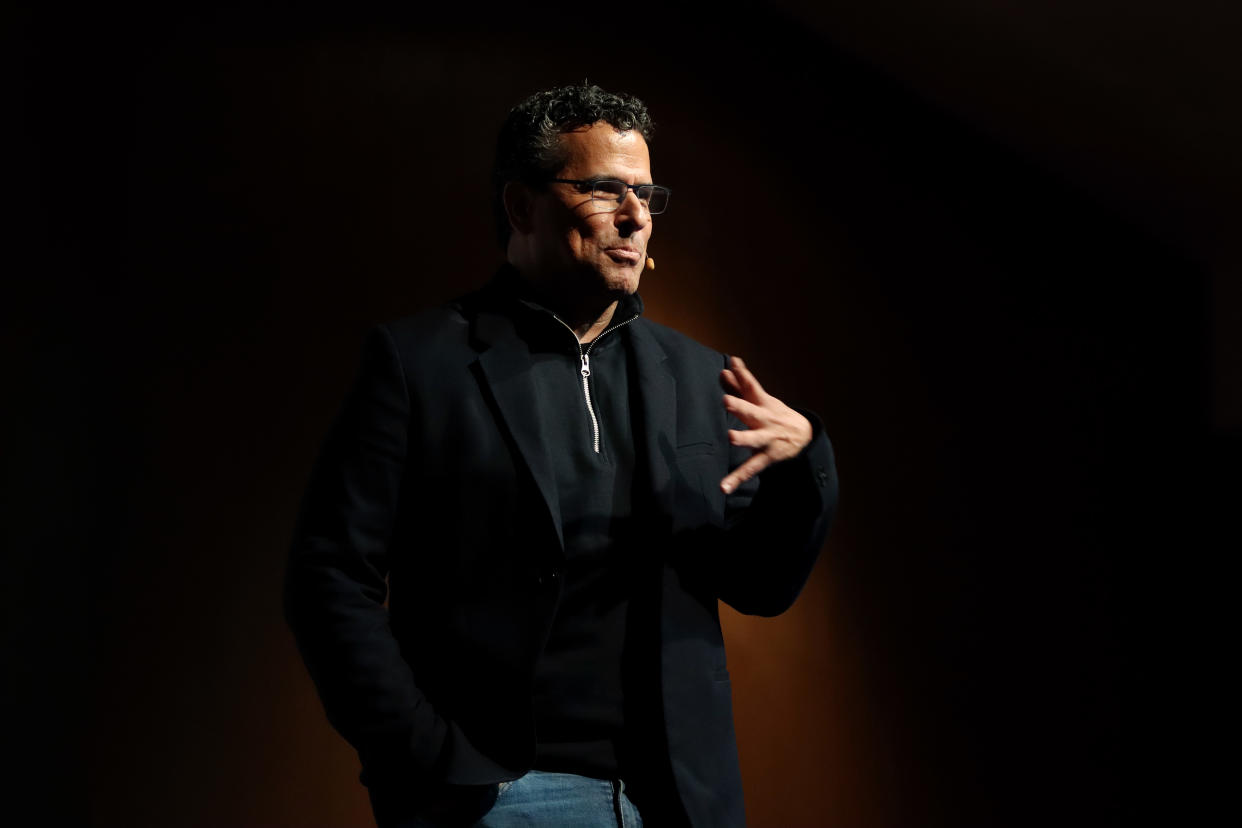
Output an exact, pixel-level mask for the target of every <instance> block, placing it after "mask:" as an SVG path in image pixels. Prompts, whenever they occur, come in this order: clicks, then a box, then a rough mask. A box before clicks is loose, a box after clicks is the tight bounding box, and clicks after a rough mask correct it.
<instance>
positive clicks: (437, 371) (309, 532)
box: [285, 279, 837, 828]
mask: <svg viewBox="0 0 1242 828" xmlns="http://www.w3.org/2000/svg"><path fill="white" fill-rule="evenodd" d="M513 299H514V296H513V285H512V282H511V281H508V282H507V281H506V280H504V279H498V280H496V281H494V282H493V283H492V284H491V285H489V286H488V287H487V288H485V289H483V290H482V291H479V292H477V293H475V294H472V295H470V296H468V297H466V298H464V299H462V300H459V301H457V302H455V303H452V304H450V305H448V306H446V307H443V308H439V309H435V310H431V311H427V312H424V313H421V314H418V315H416V316H413V317H409V318H406V319H402V320H400V321H398V322H394V323H391V324H387V325H380V326H378V327H376V328H374V329H373V330H372V331H371V332H370V333H369V334H368V337H367V339H366V342H365V345H364V348H363V360H362V367H361V370H360V371H359V374H358V377H357V380H356V382H355V384H354V387H353V389H352V390H351V392H350V394H349V396H348V398H347V400H346V402H345V405H344V407H343V409H342V411H341V413H340V415H339V416H338V418H337V420H336V422H335V423H334V425H333V427H332V430H331V432H330V433H329V435H328V437H327V440H326V441H325V444H324V447H323V450H322V452H321V454H320V457H319V460H318V462H317V464H316V467H315V470H314V472H313V474H312V478H311V481H310V485H309V487H308V490H307V493H306V496H305V498H304V501H303V508H302V511H301V514H300V517H299V521H298V526H297V529H296V531H295V537H294V541H293V544H292V549H291V555H290V559H289V566H288V570H287V577H286V587H285V609H286V617H287V619H288V621H289V623H290V625H291V627H292V629H293V631H294V633H295V636H296V638H297V640H298V644H299V647H300V649H301V651H302V654H303V657H304V659H305V660H306V663H307V666H308V668H309V671H310V673H311V675H312V677H313V678H314V680H315V683H316V686H317V687H318V690H319V693H320V696H321V698H322V700H323V704H324V707H325V709H326V711H327V715H328V718H329V720H330V721H331V723H332V724H333V726H334V727H336V729H337V730H338V731H340V733H341V734H342V735H343V736H344V737H345V738H346V739H347V740H348V741H349V742H350V743H351V744H352V745H353V746H354V747H355V748H356V749H357V750H358V753H359V756H360V758H361V761H362V767H363V773H362V779H363V782H364V783H366V784H367V785H368V786H369V787H370V788H371V789H372V798H373V801H374V795H375V791H376V790H385V791H393V792H401V793H395V794H391V795H393V796H401V797H405V798H406V799H407V800H408V802H407V804H408V805H409V806H410V807H416V806H417V804H418V801H419V800H420V798H426V797H429V796H432V795H434V794H433V792H434V791H441V792H442V791H443V790H444V788H445V786H446V785H447V786H493V787H494V785H493V783H495V782H498V781H501V780H507V779H514V778H517V777H518V776H520V775H522V774H523V773H524V772H525V771H527V770H528V769H529V768H530V767H531V765H532V763H533V761H534V750H535V734H534V725H533V717H532V713H531V696H530V688H531V681H532V677H533V675H534V669H535V662H536V660H537V658H538V657H539V653H540V651H541V649H542V647H543V643H544V641H545V639H546V636H547V634H548V631H549V629H550V627H551V623H552V618H553V614H554V611H555V608H556V605H557V599H558V593H559V590H560V582H559V573H560V566H561V564H562V561H563V547H562V541H561V526H560V515H559V509H558V502H559V500H558V496H557V493H556V491H555V485H556V484H555V480H554V477H553V473H552V468H551V463H550V460H549V458H548V455H547V450H546V446H545V442H544V441H545V437H544V433H543V431H542V429H541V424H540V422H539V421H538V416H537V412H536V408H535V407H534V406H533V405H532V404H531V401H532V399H533V393H534V392H533V385H532V382H531V379H530V366H531V361H530V360H531V358H530V353H529V350H528V348H527V346H526V344H525V342H524V340H523V339H522V338H521V337H520V336H519V335H518V330H517V329H516V327H515V321H514V316H513V314H512V312H511V310H512V307H513ZM624 330H625V335H626V336H627V337H628V345H627V346H628V347H629V348H630V349H631V352H630V353H631V358H632V360H633V364H634V366H635V377H636V379H637V383H636V384H635V383H631V389H632V390H633V389H634V388H636V389H637V395H638V397H639V399H638V400H637V401H636V403H637V404H636V407H635V410H636V411H638V412H640V413H641V426H639V427H637V430H638V431H639V432H641V433H636V434H635V435H634V446H635V454H636V456H637V460H638V463H639V467H638V471H637V472H636V473H637V474H641V475H642V479H643V483H644V485H645V486H646V487H647V491H648V493H649V496H650V501H649V508H648V509H646V510H645V511H646V513H647V514H648V515H649V516H650V518H649V520H650V525H649V526H648V528H647V532H648V535H647V536H648V537H650V538H652V544H653V553H654V560H656V561H657V565H656V566H655V567H654V568H653V570H652V579H651V580H652V583H651V587H652V594H653V595H654V596H656V597H655V601H656V603H657V604H658V608H659V621H658V633H657V640H658V641H659V647H660V654H659V664H660V670H661V681H660V693H659V698H660V700H661V701H662V704H663V711H664V720H665V728H664V735H665V736H666V740H667V741H666V744H667V751H668V761H669V766H670V767H671V771H672V777H673V779H674V780H675V791H676V796H677V797H678V798H679V799H680V803H681V806H682V808H683V809H684V811H685V814H686V815H687V816H688V817H689V819H690V822H691V824H693V825H696V826H711V828H721V827H722V826H733V825H742V824H743V823H744V819H745V817H744V811H743V806H742V789H741V778H740V773H739V770H738V759H737V748H736V745H735V742H734V734H733V719H732V703H731V696H730V685H729V676H728V672H727V670H726V667H725V652H724V644H723V639H722V636H721V630H720V622H719V618H718V615H717V599H721V600H724V601H725V602H727V603H728V604H730V605H731V606H733V607H734V608H736V609H737V610H739V611H740V612H743V613H751V614H758V615H775V614H777V613H780V612H782V611H784V610H785V609H786V608H788V607H789V606H790V605H791V604H792V603H793V601H794V599H795V597H796V596H797V595H798V593H799V591H800V590H801V589H802V586H803V585H804V583H805V582H806V579H807V577H808V575H809V574H810V571H811V567H812V565H813V564H814V562H815V558H816V556H817V554H818V552H819V549H820V547H821V545H822V544H823V540H824V536H825V534H826V533H827V529H828V523H829V521H830V518H831V514H832V511H833V508H834V506H835V503H836V495H837V481H836V471H835V466H834V463H833V457H832V449H831V446H830V444H829V442H828V439H827V438H826V437H825V436H824V434H823V431H822V427H821V425H820V423H819V421H818V419H817V418H815V417H814V416H813V415H810V419H811V420H812V424H813V426H814V427H815V432H816V433H815V437H814V439H813V440H812V442H811V444H810V445H809V446H808V447H807V448H806V449H805V450H804V451H803V453H802V454H801V455H799V456H798V457H796V458H794V459H792V460H788V461H785V462H784V463H780V464H777V465H775V466H772V467H770V468H769V469H767V470H765V471H764V472H763V473H762V474H760V475H759V476H758V477H757V478H755V479H752V480H751V481H750V482H748V483H747V484H746V485H744V486H742V487H740V488H739V489H738V491H736V492H735V493H734V494H732V495H730V496H729V497H727V498H726V497H725V496H724V495H722V494H721V493H720V489H719V482H720V480H721V478H723V477H724V476H725V474H726V473H727V471H728V469H729V468H731V467H734V466H736V465H737V464H738V463H740V462H741V461H742V460H743V459H745V457H746V456H747V455H748V451H747V450H745V449H737V448H734V447H731V446H730V444H729V441H728V437H727V434H726V430H727V429H728V428H729V427H730V426H731V423H730V418H729V417H728V415H727V414H726V412H725V411H724V408H723V406H722V405H721V402H720V400H721V396H722V391H721V388H720V385H719V380H718V377H719V373H720V370H721V369H722V368H723V367H725V366H726V363H727V360H726V358H725V357H724V356H723V355H721V354H719V353H716V352H714V351H712V350H710V349H708V348H706V347H704V346H702V345H699V344H698V343H696V342H694V341H693V340H691V339H689V338H688V337H686V336H683V335H682V334H679V333H677V332H676V331H673V330H671V329H669V328H666V327H664V326H662V325H658V324H655V323H653V322H650V321H647V320H645V319H641V318H640V319H639V320H637V321H635V322H633V323H631V324H630V325H628V326H626V328H625V329H624ZM804 413H807V412H804ZM637 419H638V418H636V420H637ZM732 425H733V427H739V426H738V424H736V422H734V423H733V424H732ZM385 599H387V608H385Z"/></svg>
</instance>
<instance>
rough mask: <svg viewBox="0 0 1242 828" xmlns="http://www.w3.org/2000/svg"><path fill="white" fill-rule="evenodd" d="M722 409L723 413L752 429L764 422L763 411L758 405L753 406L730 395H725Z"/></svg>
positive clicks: (751, 403)
mask: <svg viewBox="0 0 1242 828" xmlns="http://www.w3.org/2000/svg"><path fill="white" fill-rule="evenodd" d="M724 407H725V411H728V412H729V413H730V414H732V415H733V416H735V417H737V418H738V419H739V420H741V421H742V422H744V423H746V425H748V426H751V427H752V428H753V427H754V426H756V425H759V424H761V423H763V422H764V419H763V413H764V412H763V409H762V408H760V407H759V406H758V405H755V404H754V403H753V402H749V401H747V400H744V399H742V398H741V397H734V396H733V395H731V394H725V396H724Z"/></svg>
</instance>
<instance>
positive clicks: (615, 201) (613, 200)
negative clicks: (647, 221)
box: [547, 178, 673, 216]
mask: <svg viewBox="0 0 1242 828" xmlns="http://www.w3.org/2000/svg"><path fill="white" fill-rule="evenodd" d="M547 180H548V181H550V182H552V183H555V184H575V185H577V186H579V187H586V186H588V185H589V186H590V187H591V189H590V193H591V200H592V201H603V202H607V203H610V204H612V205H613V207H612V210H619V209H621V202H622V201H624V200H625V194H624V193H623V194H622V195H619V196H612V195H609V194H605V195H606V196H607V197H606V198H597V197H596V196H595V186H596V185H597V184H601V183H603V182H605V181H615V182H616V183H618V184H620V185H621V186H622V187H625V189H626V191H629V190H633V191H634V195H635V197H637V198H638V200H639V201H641V202H642V203H643V206H644V207H646V208H647V213H648V214H650V215H653V216H658V215H659V214H660V213H663V212H664V211H665V210H667V209H668V203H669V201H670V200H671V199H672V197H673V191H672V190H671V189H670V188H668V187H664V186H662V185H660V184H626V183H625V182H624V181H622V180H621V179H619V178H549V179H547ZM643 189H648V190H651V194H649V195H648V196H647V198H643V197H642V196H641V195H639V194H638V191H639V190H643ZM656 191H662V192H663V193H664V206H663V207H661V208H660V209H659V210H652V209H651V195H652V194H654V193H655V192H656Z"/></svg>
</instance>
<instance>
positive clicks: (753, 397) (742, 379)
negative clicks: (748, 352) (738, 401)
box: [729, 356, 765, 402]
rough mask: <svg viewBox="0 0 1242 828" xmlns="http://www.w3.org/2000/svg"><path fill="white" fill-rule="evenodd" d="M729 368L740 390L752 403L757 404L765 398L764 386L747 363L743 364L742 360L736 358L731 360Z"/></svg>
mask: <svg viewBox="0 0 1242 828" xmlns="http://www.w3.org/2000/svg"><path fill="white" fill-rule="evenodd" d="M729 366H730V368H732V369H733V370H732V373H733V375H734V377H735V378H736V379H737V383H738V388H739V389H741V391H742V396H744V397H745V398H746V399H748V400H750V401H751V402H757V401H759V400H761V399H763V397H764V396H765V392H764V390H763V386H762V385H760V384H759V380H757V379H755V375H754V374H752V373H751V372H750V369H749V368H747V367H746V363H745V362H742V358H741V357H738V356H735V357H730V358H729Z"/></svg>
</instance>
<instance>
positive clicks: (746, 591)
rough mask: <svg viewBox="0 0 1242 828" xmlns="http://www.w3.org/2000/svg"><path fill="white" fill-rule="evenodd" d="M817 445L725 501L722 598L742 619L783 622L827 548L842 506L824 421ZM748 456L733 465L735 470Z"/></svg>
mask: <svg viewBox="0 0 1242 828" xmlns="http://www.w3.org/2000/svg"><path fill="white" fill-rule="evenodd" d="M802 413H803V414H804V415H805V416H807V418H808V420H810V421H811V424H812V431H813V434H812V438H811V442H810V443H809V444H808V445H807V446H806V447H805V448H804V449H803V450H802V451H801V452H800V453H799V454H798V455H797V456H795V457H792V458H790V459H788V460H785V461H782V462H780V463H776V464H774V465H772V466H770V467H768V468H767V469H765V470H764V471H763V472H761V473H760V474H759V475H758V477H756V478H754V479H752V480H751V481H749V482H748V483H746V484H744V485H743V486H742V487H740V488H739V489H738V490H737V491H736V492H734V493H733V494H731V495H729V496H728V499H727V500H726V519H725V527H724V531H723V532H722V533H721V535H720V538H719V543H718V545H717V546H716V548H715V549H713V550H712V561H713V565H712V569H713V570H714V572H715V584H716V591H717V594H718V595H719V597H720V598H721V599H722V600H723V601H725V602H726V603H727V604H729V605H730V606H732V607H733V608H734V609H737V610H738V611H739V612H743V613H747V614H751V615H769V616H770V615H778V614H780V613H782V612H784V611H785V610H786V609H788V608H789V607H790V606H791V605H792V604H793V602H794V600H795V599H796V598H797V597H798V594H799V593H800V592H801V591H802V587H803V586H804V585H805V584H806V581H807V578H808V577H809V576H810V573H811V569H812V568H813V567H814V565H815V560H816V558H817V557H818V555H819V551H820V548H821V547H822V546H823V543H824V539H825V537H826V536H827V534H828V528H829V525H830V524H831V522H832V518H833V515H834V513H835V510H836V504H837V472H836V464H835V461H834V457H833V451H832V445H831V443H830V442H829V440H828V437H827V435H826V434H825V433H824V430H823V426H822V424H821V423H820V421H819V418H818V417H816V416H815V415H814V414H812V413H810V412H802ZM743 456H744V452H739V457H735V458H734V460H733V462H732V464H731V465H733V466H736V465H737V463H738V462H740V458H741V457H743Z"/></svg>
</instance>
